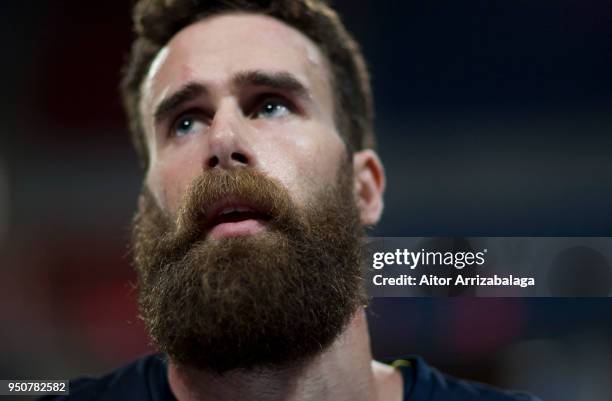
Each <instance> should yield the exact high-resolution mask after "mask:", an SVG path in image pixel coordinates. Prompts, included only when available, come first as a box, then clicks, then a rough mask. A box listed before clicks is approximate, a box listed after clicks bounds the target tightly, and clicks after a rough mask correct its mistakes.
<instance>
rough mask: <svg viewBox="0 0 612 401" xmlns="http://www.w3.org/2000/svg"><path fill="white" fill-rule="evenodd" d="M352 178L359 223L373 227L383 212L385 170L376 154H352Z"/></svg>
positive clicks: (368, 152) (370, 152)
mask: <svg viewBox="0 0 612 401" xmlns="http://www.w3.org/2000/svg"><path fill="white" fill-rule="evenodd" d="M353 177H354V185H355V198H356V200H357V207H358V208H359V213H360V217H361V223H362V224H363V225H365V226H372V225H375V224H376V223H378V221H379V220H380V216H381V214H382V211H383V193H384V192H385V170H384V168H383V165H382V163H381V161H380V159H379V158H378V155H377V154H376V152H374V151H373V150H372V149H365V150H362V151H359V152H355V153H354V154H353Z"/></svg>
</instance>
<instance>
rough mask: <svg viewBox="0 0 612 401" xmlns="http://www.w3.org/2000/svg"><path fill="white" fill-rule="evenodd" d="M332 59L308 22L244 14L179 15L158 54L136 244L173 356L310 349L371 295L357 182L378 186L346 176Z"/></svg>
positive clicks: (158, 326)
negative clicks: (303, 27) (305, 31)
mask: <svg viewBox="0 0 612 401" xmlns="http://www.w3.org/2000/svg"><path fill="white" fill-rule="evenodd" d="M327 71H328V70H327V67H326V64H325V61H324V59H323V57H322V56H321V54H320V52H319V50H318V49H317V48H316V46H315V45H314V44H312V43H311V42H310V40H309V39H307V38H306V37H305V36H304V35H302V34H301V33H299V32H298V31H296V30H294V29H292V28H290V27H289V26H287V25H285V24H283V23H281V22H279V21H276V20H274V19H272V18H268V17H264V16H257V15H246V14H240V15H238V14H233V15H223V16H216V17H210V18H207V19H205V20H202V21H200V22H198V23H195V24H193V25H191V26H188V27H187V28H185V29H183V30H182V31H180V32H179V33H178V34H177V35H176V36H175V37H174V38H173V39H172V40H171V41H170V42H169V44H168V46H167V47H166V48H164V49H163V50H162V51H161V52H160V54H159V55H158V56H157V58H156V59H155V61H154V62H153V64H152V66H151V70H150V72H149V75H148V77H147V78H146V80H145V82H144V83H143V87H142V92H143V96H142V98H143V100H142V102H141V112H142V115H143V123H144V126H145V130H146V134H147V143H148V147H149V152H150V166H149V170H148V172H147V176H146V181H145V187H144V189H143V194H142V196H141V199H140V204H139V211H138V213H137V215H136V218H135V222H134V230H133V249H134V259H135V263H136V268H137V270H138V273H139V287H140V288H139V289H140V294H139V301H140V310H141V315H142V317H143V319H144V320H145V323H146V324H147V326H148V328H149V332H150V334H151V336H152V338H153V340H154V341H155V342H156V344H157V345H158V346H159V348H160V349H161V350H162V351H164V352H166V353H168V354H169V355H170V356H171V358H172V359H173V360H174V361H175V362H177V363H179V364H183V365H188V366H194V367H197V368H201V369H210V370H213V371H217V372H224V371H227V370H232V369H239V368H243V369H249V368H253V367H256V366H260V367H261V366H279V365H283V364H287V363H294V362H297V361H300V360H304V359H307V358H310V357H314V356H316V355H317V354H318V353H320V352H321V351H322V350H323V349H324V348H325V347H327V346H329V345H330V344H331V343H332V342H333V341H334V339H335V338H337V336H338V335H339V334H340V333H341V332H342V331H343V330H344V328H345V327H346V325H347V324H348V322H349V321H350V319H351V317H352V316H353V314H354V313H355V311H356V309H357V308H358V306H359V305H360V304H361V303H363V302H364V298H363V293H362V289H363V288H362V282H361V273H360V239H361V237H362V235H363V231H362V227H361V222H360V211H359V208H358V206H357V203H356V199H355V194H356V189H357V188H362V190H361V192H362V193H364V194H366V196H365V197H364V198H365V199H375V198H374V197H373V196H372V194H374V195H375V194H376V192H373V191H371V190H367V187H368V186H367V185H365V184H364V185H361V186H360V185H358V180H355V176H354V174H353V163H354V158H353V157H351V156H352V155H349V154H348V153H347V151H346V149H345V146H344V144H343V141H342V140H341V138H340V136H339V134H338V132H337V130H336V128H335V124H334V120H333V114H334V111H333V98H332V93H331V89H330V88H331V85H330V80H329V77H328V75H327V74H328V72H327ZM364 160H365V159H364ZM361 176H362V177H365V178H363V182H367V181H368V179H369V177H370V176H372V174H369V173H365V174H364V173H361ZM363 188H366V189H363ZM357 193H359V190H357ZM361 217H363V215H362V216H361ZM362 220H363V219H362Z"/></svg>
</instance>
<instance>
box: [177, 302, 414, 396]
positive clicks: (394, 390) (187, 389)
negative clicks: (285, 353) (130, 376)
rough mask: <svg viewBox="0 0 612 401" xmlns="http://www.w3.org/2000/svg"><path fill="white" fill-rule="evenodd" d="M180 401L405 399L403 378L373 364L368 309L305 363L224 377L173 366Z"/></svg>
mask: <svg viewBox="0 0 612 401" xmlns="http://www.w3.org/2000/svg"><path fill="white" fill-rule="evenodd" d="M168 379H169V382H170V388H171V389H172V392H173V393H174V395H175V397H176V398H177V400H179V401H203V400H207V401H230V400H231V401H234V400H258V401H298V400H299V401H311V400H313V401H314V400H317V401H320V400H335V401H348V400H351V401H383V400H384V401H387V400H399V399H401V386H402V383H401V376H400V375H399V373H398V372H397V371H395V370H393V369H390V368H388V367H386V366H383V365H381V364H379V363H377V362H373V361H372V353H371V350H370V340H369V336H368V329H367V323H366V318H365V313H364V311H363V309H360V310H359V311H357V313H356V314H355V317H354V318H353V320H352V321H351V323H350V324H349V326H348V327H347V329H346V330H345V331H344V333H342V335H340V336H339V337H338V339H336V341H335V342H334V343H333V344H332V345H331V346H330V347H329V348H328V349H327V350H325V351H324V352H323V353H322V354H321V355H319V356H317V357H316V358H314V359H312V360H310V361H308V362H304V363H301V364H294V365H291V366H288V367H284V368H279V369H269V370H258V371H256V372H251V371H249V372H244V371H232V372H228V373H225V374H223V375H216V374H213V373H210V372H204V371H200V370H195V369H191V368H188V367H184V366H177V365H176V364H174V363H172V362H170V363H169V365H168Z"/></svg>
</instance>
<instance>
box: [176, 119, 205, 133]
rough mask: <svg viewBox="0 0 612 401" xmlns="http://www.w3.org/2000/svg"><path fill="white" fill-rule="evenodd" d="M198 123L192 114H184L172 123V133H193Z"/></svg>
mask: <svg viewBox="0 0 612 401" xmlns="http://www.w3.org/2000/svg"><path fill="white" fill-rule="evenodd" d="M198 124H201V123H200V122H199V121H198V120H197V119H195V118H194V117H192V116H184V117H181V118H179V119H178V120H177V121H176V124H175V125H174V129H173V134H174V135H176V136H184V135H188V134H191V133H193V132H194V131H195V130H196V129H197V128H198Z"/></svg>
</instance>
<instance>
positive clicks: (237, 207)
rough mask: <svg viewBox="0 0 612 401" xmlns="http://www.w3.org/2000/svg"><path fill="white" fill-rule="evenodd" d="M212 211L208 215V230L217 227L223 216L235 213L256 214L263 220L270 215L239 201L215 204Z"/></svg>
mask: <svg viewBox="0 0 612 401" xmlns="http://www.w3.org/2000/svg"><path fill="white" fill-rule="evenodd" d="M209 210H210V211H209V212H207V213H206V216H205V224H206V227H207V228H211V227H213V226H214V225H216V221H217V220H218V219H219V218H220V217H222V216H223V215H227V214H230V213H233V212H239V213H255V214H257V215H259V216H260V217H261V218H262V219H268V218H269V213H267V212H266V211H264V210H262V209H261V208H260V207H257V206H255V205H253V204H252V203H251V202H248V201H243V200H238V199H222V200H219V201H217V202H215V203H214V204H213V205H212V207H210V209H209Z"/></svg>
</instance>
